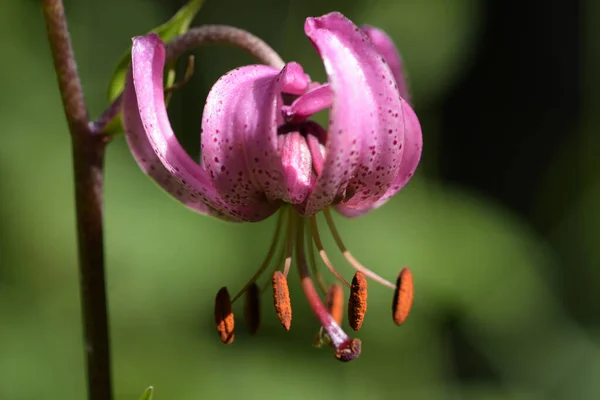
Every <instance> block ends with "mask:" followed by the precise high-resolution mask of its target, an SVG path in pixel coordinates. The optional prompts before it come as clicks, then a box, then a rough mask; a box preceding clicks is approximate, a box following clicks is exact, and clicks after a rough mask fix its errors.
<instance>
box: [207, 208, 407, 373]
mask: <svg viewBox="0 0 600 400" xmlns="http://www.w3.org/2000/svg"><path fill="white" fill-rule="evenodd" d="M323 214H324V216H325V221H326V223H327V226H328V228H329V231H330V232H331V234H332V236H333V239H334V240H335V242H336V244H337V247H338V249H339V250H340V251H341V253H342V255H343V256H344V258H345V259H346V261H347V262H348V263H349V264H350V265H351V266H352V267H353V268H354V269H355V274H354V276H353V278H352V280H351V283H350V282H348V281H347V280H346V279H345V278H344V276H343V275H342V274H341V273H340V272H338V271H337V269H336V268H335V267H334V265H333V264H332V262H331V261H330V258H329V256H328V254H327V252H326V251H325V249H324V247H323V243H322V241H321V235H320V232H319V227H318V222H317V218H316V216H311V217H305V216H302V215H301V214H299V213H298V212H297V210H296V209H295V208H294V207H293V206H292V205H286V206H284V207H282V208H281V209H280V210H279V213H278V216H277V222H276V227H275V231H274V234H273V238H272V240H271V245H270V246H269V250H268V252H267V255H266V257H265V259H264V261H263V262H262V264H261V266H260V268H259V269H258V270H257V271H256V273H255V274H254V275H253V276H252V277H251V278H250V280H249V281H248V283H247V284H246V285H244V286H243V287H242V288H241V289H240V290H239V291H238V292H237V294H236V295H235V296H233V298H231V297H230V296H229V292H228V290H227V289H226V288H225V287H223V288H221V289H220V290H219V292H218V294H217V296H216V299H215V323H216V327H217V332H218V334H219V337H220V339H221V341H222V342H223V343H225V344H231V343H233V341H234V337H235V333H234V330H235V319H234V313H233V311H232V307H233V304H234V303H235V302H236V301H238V300H239V299H241V298H242V297H244V299H245V300H244V301H245V305H244V307H243V309H244V319H245V322H246V325H247V327H248V330H249V332H250V333H251V334H255V333H256V332H257V331H258V329H259V325H260V313H261V308H260V296H261V295H262V294H263V293H264V292H266V291H267V289H268V288H269V287H271V289H272V293H273V305H274V309H275V313H276V315H277V318H278V319H279V321H280V322H281V325H282V327H283V328H284V329H285V330H286V331H289V330H290V329H291V325H292V303H291V300H290V293H289V287H288V278H289V275H290V271H291V269H292V265H294V264H295V268H296V269H297V271H298V275H299V278H300V284H301V287H302V290H303V292H304V297H305V298H306V301H307V302H308V304H309V306H310V308H311V309H312V311H313V313H314V315H315V317H316V318H317V320H318V321H319V324H320V325H321V327H320V329H319V331H318V333H317V335H316V337H315V339H314V342H313V344H314V345H315V346H316V347H324V348H333V350H334V355H335V358H337V359H338V360H340V361H344V362H347V361H352V360H354V359H355V358H357V357H358V356H359V355H360V352H361V348H362V345H361V341H360V339H358V338H352V337H350V336H349V335H348V334H347V333H346V332H345V331H344V330H343V329H342V322H343V321H342V320H343V314H344V308H345V307H344V294H345V293H344V292H345V291H347V292H348V303H347V307H346V309H347V319H348V325H349V326H350V328H351V329H353V330H355V331H357V330H359V329H360V328H361V326H362V324H363V321H364V318H365V315H366V312H367V296H368V294H367V280H368V279H370V280H372V281H374V282H376V283H378V284H381V285H383V286H386V287H388V288H390V289H392V290H393V291H394V294H393V300H392V320H393V321H394V323H396V324H397V325H401V324H403V323H404V322H405V321H406V319H407V317H408V315H409V313H410V309H411V307H412V303H413V297H414V288H413V280H412V273H411V272H410V270H409V269H408V268H403V269H402V270H401V271H400V273H399V275H398V278H397V281H396V283H395V284H394V283H392V282H390V281H388V280H386V279H384V278H382V277H381V276H379V275H377V274H376V273H375V272H373V271H371V270H369V269H368V268H366V267H365V266H364V265H362V264H361V263H360V262H359V261H358V260H357V259H356V258H355V257H354V256H353V255H352V254H351V253H350V252H349V251H348V250H347V248H346V247H345V245H344V243H343V242H342V239H341V236H340V234H339V232H338V230H337V228H336V226H335V224H334V221H333V217H332V215H331V211H330V209H329V208H326V209H324V210H323ZM317 254H318V256H319V258H320V261H321V262H322V264H324V265H325V266H326V269H327V270H328V272H329V274H330V275H331V277H329V279H328V277H327V275H325V274H324V273H323V271H322V270H321V268H320V265H321V262H317ZM263 275H267V277H266V278H263ZM261 278H262V279H263V280H264V281H263V283H262V284H261V283H259V280H261ZM331 280H333V281H334V282H333V283H329V282H330V281H331ZM323 300H324V301H323Z"/></svg>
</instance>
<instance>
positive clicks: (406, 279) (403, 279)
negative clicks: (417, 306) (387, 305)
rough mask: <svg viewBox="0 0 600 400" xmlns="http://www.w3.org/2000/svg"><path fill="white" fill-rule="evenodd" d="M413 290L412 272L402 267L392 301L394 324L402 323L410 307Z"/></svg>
mask: <svg viewBox="0 0 600 400" xmlns="http://www.w3.org/2000/svg"><path fill="white" fill-rule="evenodd" d="M414 295H415V291H414V284H413V276H412V272H410V269H408V268H406V267H405V268H402V271H400V274H399V275H398V281H397V284H396V292H395V293H394V303H393V304H392V312H393V318H394V322H395V323H396V325H402V324H403V323H404V321H406V318H408V314H409V313H410V309H411V307H412V303H413V299H414Z"/></svg>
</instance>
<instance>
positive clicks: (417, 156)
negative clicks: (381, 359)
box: [337, 100, 423, 217]
mask: <svg viewBox="0 0 600 400" xmlns="http://www.w3.org/2000/svg"><path fill="white" fill-rule="evenodd" d="M402 101H403V102H404V107H403V109H404V124H405V127H406V131H405V135H404V151H403V153H402V162H401V164H400V169H399V171H398V175H396V178H395V179H394V182H393V183H392V186H390V188H389V189H388V190H387V191H386V192H385V194H384V195H383V196H382V197H381V198H380V199H379V200H377V201H376V202H375V203H373V204H371V205H368V206H367V207H363V208H349V207H346V206H344V205H339V206H338V207H337V210H338V211H339V212H340V213H342V214H343V215H345V216H347V217H358V216H360V215H362V214H364V213H366V212H368V211H370V210H373V209H375V208H378V207H381V206H382V205H383V204H385V203H386V202H387V201H388V200H389V199H390V198H391V197H393V196H394V195H395V194H396V193H398V192H399V191H400V190H401V189H402V188H403V187H404V186H405V185H406V184H407V183H408V181H409V180H410V178H412V176H413V175H414V173H415V170H416V169H417V166H418V165H419V161H420V160H421V151H422V150H423V135H422V133H421V124H420V123H419V119H418V118H417V115H416V114H415V112H414V111H413V109H412V108H411V107H410V105H408V104H407V103H406V102H405V101H404V100H402Z"/></svg>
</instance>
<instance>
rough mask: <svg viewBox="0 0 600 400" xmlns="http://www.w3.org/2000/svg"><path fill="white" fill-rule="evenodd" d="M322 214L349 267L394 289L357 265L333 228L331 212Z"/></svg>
mask: <svg viewBox="0 0 600 400" xmlns="http://www.w3.org/2000/svg"><path fill="white" fill-rule="evenodd" d="M323 213H324V214H325V219H326V220H327V225H328V226H329V229H330V230H331V234H332V235H333V238H334V239H335V242H336V243H337V245H338V248H339V249H340V251H341V252H342V254H343V255H344V257H345V258H346V260H347V261H348V262H349V263H350V265H352V266H353V267H354V269H356V270H357V271H360V272H362V273H363V274H365V275H366V276H368V277H369V278H371V279H373V280H374V281H376V282H379V283H381V284H382V285H384V286H387V287H389V288H392V289H396V285H394V284H393V283H392V282H390V281H388V280H387V279H384V278H382V277H381V276H379V275H377V274H376V273H375V272H373V271H371V270H370V269H368V268H367V267H365V266H364V265H362V264H361V263H359V262H358V260H357V259H356V258H354V256H353V255H352V254H351V253H350V252H349V251H348V249H346V246H344V243H343V242H342V238H341V236H340V234H339V233H338V231H337V229H336V227H335V224H334V223H333V218H332V216H331V211H330V210H329V208H326V209H325V210H323Z"/></svg>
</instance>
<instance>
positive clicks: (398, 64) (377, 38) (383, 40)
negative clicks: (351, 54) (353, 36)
mask: <svg viewBox="0 0 600 400" xmlns="http://www.w3.org/2000/svg"><path fill="white" fill-rule="evenodd" d="M360 29H361V30H362V31H363V32H364V33H366V34H367V36H368V37H369V39H370V40H371V42H372V43H373V45H374V46H375V48H376V49H377V51H378V52H379V54H381V55H382V56H383V58H384V59H385V61H386V62H387V64H388V65H389V66H390V69H391V70H392V73H393V74H394V78H396V84H397V85H398V91H399V92H400V96H401V97H402V98H403V99H404V100H406V101H407V102H409V103H410V93H409V90H408V82H407V80H406V75H405V74H404V68H403V66H402V57H400V53H399V52H398V49H396V45H395V44H394V42H393V41H392V39H391V38H390V37H389V36H388V35H387V33H385V32H384V31H382V30H381V29H378V28H375V27H373V26H369V25H363V26H361V27H360Z"/></svg>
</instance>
